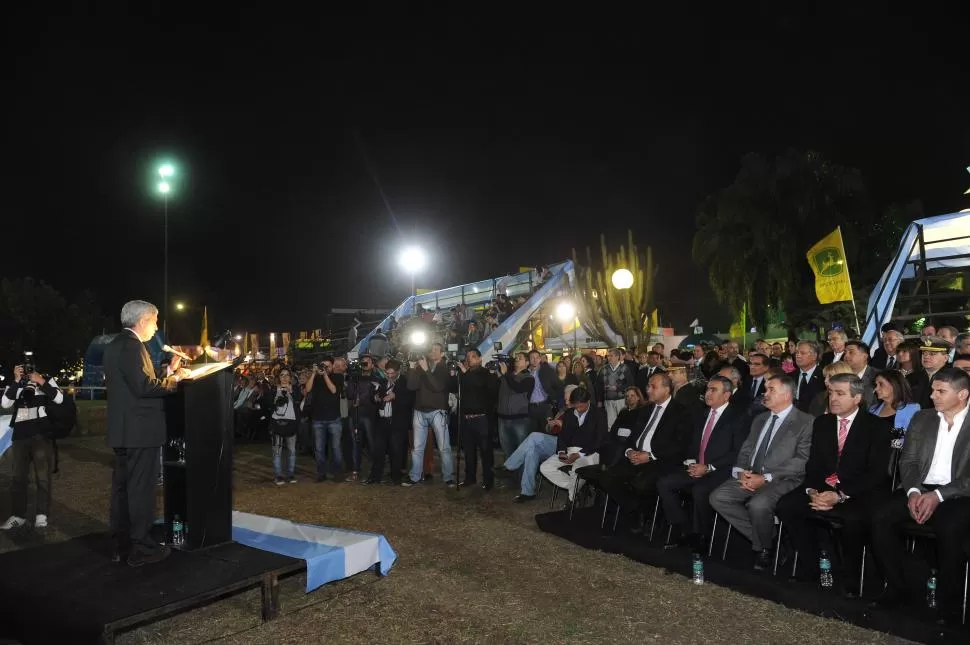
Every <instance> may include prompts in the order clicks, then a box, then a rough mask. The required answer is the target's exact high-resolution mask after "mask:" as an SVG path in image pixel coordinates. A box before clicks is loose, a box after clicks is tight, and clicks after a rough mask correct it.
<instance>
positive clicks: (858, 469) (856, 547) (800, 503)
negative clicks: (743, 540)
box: [775, 374, 892, 597]
mask: <svg viewBox="0 0 970 645" xmlns="http://www.w3.org/2000/svg"><path fill="white" fill-rule="evenodd" d="M828 390H829V410H830V411H831V414H823V415H822V416H820V417H819V418H817V419H815V423H814V425H813V426H812V427H813V430H812V454H811V456H810V457H809V458H808V464H807V465H806V466H805V481H804V482H803V483H802V484H801V485H799V486H798V487H797V488H795V490H793V491H792V492H790V493H788V494H787V495H785V496H784V497H782V498H781V500H779V502H778V507H777V510H776V511H775V513H776V514H777V515H778V519H780V520H781V521H782V522H784V523H785V528H786V529H787V530H788V536H789V537H790V538H791V540H792V543H793V544H794V545H795V548H796V549H797V550H798V554H799V556H800V557H799V560H798V573H797V577H798V579H799V580H804V581H808V580H817V579H818V573H819V571H818V554H819V548H818V528H819V527H818V526H817V525H816V522H815V521H814V518H815V517H816V516H817V515H821V516H824V517H832V518H836V519H838V520H840V521H841V524H842V531H841V539H842V547H843V548H842V553H843V557H842V587H843V590H844V592H845V594H846V595H847V596H850V597H853V596H855V595H856V594H857V593H858V590H859V573H860V568H861V566H862V547H863V546H864V545H865V542H866V538H867V537H868V532H869V519H870V517H871V513H872V511H871V509H872V508H874V507H875V506H877V505H878V504H879V503H881V502H882V501H884V498H885V497H886V496H888V495H889V477H888V475H887V472H886V465H887V464H888V463H889V455H890V451H891V447H890V444H891V441H892V435H891V434H890V432H889V424H888V423H886V421H885V420H884V419H880V418H879V417H877V416H875V415H873V414H869V413H868V412H866V411H865V410H864V409H860V407H859V406H860V405H861V404H862V398H863V396H864V392H865V383H864V382H863V380H862V379H860V378H859V377H858V376H856V375H855V374H836V375H835V376H833V377H831V378H830V379H829V385H828Z"/></svg>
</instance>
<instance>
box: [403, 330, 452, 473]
mask: <svg viewBox="0 0 970 645" xmlns="http://www.w3.org/2000/svg"><path fill="white" fill-rule="evenodd" d="M443 359H444V348H443V347H442V345H441V343H434V344H433V345H431V350H430V351H429V352H428V355H427V357H425V356H422V357H421V358H419V359H418V360H417V362H416V363H415V365H414V367H412V368H411V369H410V370H408V389H409V390H412V391H414V392H415V393H416V394H415V397H414V418H413V422H412V423H413V433H414V437H413V439H414V449H413V450H412V452H411V473H410V475H409V478H408V480H407V481H405V482H403V483H402V484H401V485H402V486H404V487H405V488H409V487H411V486H414V485H415V484H417V483H419V482H421V481H422V476H423V474H424V473H423V469H424V450H425V447H426V446H427V444H428V427H429V426H430V427H431V428H432V429H433V430H434V438H435V441H436V442H437V443H438V454H439V455H440V456H441V476H442V478H443V479H444V482H445V485H446V486H448V487H449V488H451V487H454V485H455V482H454V473H453V468H454V464H452V463H451V439H450V437H449V436H448V390H449V389H450V385H451V375H450V374H449V372H448V366H447V365H446V364H445V361H444V360H443Z"/></svg>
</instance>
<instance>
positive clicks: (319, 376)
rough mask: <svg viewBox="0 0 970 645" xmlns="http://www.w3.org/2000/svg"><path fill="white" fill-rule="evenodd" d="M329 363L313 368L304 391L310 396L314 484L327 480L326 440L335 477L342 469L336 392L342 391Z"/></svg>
mask: <svg viewBox="0 0 970 645" xmlns="http://www.w3.org/2000/svg"><path fill="white" fill-rule="evenodd" d="M338 371H339V370H335V369H334V363H333V362H332V361H323V362H322V363H321V364H320V365H314V366H313V373H312V374H311V375H310V378H309V379H308V380H307V383H306V389H307V392H309V393H310V419H311V421H312V425H313V445H314V448H315V452H316V460H317V481H318V482H323V481H326V480H327V440H328V438H329V443H330V462H331V465H332V466H333V476H334V477H335V478H336V477H337V475H338V473H339V472H340V469H341V468H342V466H343V460H342V458H341V454H340V448H341V447H340V438H341V435H342V434H343V425H342V423H341V420H340V419H341V417H340V391H341V390H342V389H343V385H344V380H343V379H344V377H343V374H340V373H337V372H338Z"/></svg>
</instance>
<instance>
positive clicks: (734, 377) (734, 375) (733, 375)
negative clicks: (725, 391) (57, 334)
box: [718, 365, 741, 385]
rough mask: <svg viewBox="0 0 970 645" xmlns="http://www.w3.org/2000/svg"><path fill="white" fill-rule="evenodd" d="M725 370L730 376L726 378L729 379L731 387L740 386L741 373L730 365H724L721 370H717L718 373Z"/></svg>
mask: <svg viewBox="0 0 970 645" xmlns="http://www.w3.org/2000/svg"><path fill="white" fill-rule="evenodd" d="M725 370H727V371H728V374H730V376H729V377H728V378H729V379H731V384H732V385H733V384H734V383H737V384H738V385H740V384H741V372H740V371H738V368H736V367H732V366H730V365H724V366H722V367H721V369H719V370H718V372H723V371H725Z"/></svg>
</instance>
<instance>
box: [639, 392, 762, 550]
mask: <svg viewBox="0 0 970 645" xmlns="http://www.w3.org/2000/svg"><path fill="white" fill-rule="evenodd" d="M731 389H732V386H731V381H729V380H728V379H726V378H724V377H723V376H714V377H712V378H711V380H710V381H709V382H708V384H707V391H706V392H705V393H704V402H705V403H707V406H708V407H707V410H706V411H705V412H704V413H703V414H699V415H697V416H696V417H695V420H694V432H693V436H692V438H691V443H690V448H688V450H687V460H686V461H685V462H684V463H685V464H686V469H685V470H679V471H676V472H672V473H669V474H667V475H664V476H663V477H661V478H660V479H659V480H658V481H657V493H658V494H659V495H660V500H661V502H662V503H663V507H664V517H666V518H667V521H668V522H670V524H671V525H672V526H673V527H674V528H675V529H676V531H677V533H678V534H679V535H680V536H681V537H680V539H676V538H675V539H676V543H674V544H671V545H670V546H690V547H692V548H693V549H694V550H698V551H699V550H700V549H701V545H702V544H703V542H704V537H705V536H707V535H709V534H710V526H711V516H712V514H713V511H712V510H711V504H710V501H709V499H708V498H709V497H710V495H711V491H712V490H714V489H715V488H717V487H718V486H720V485H721V484H722V483H723V482H725V481H726V480H727V479H728V478H730V477H731V467H732V466H733V465H734V462H735V460H736V459H737V456H738V450H740V448H741V445H742V444H743V443H744V439H745V437H746V436H747V434H748V425H747V424H746V423H745V421H746V419H747V417H746V414H745V410H744V408H742V407H739V406H736V405H730V400H731ZM682 493H690V495H691V497H692V498H693V500H694V504H693V509H692V512H691V517H690V518H689V519H688V517H687V513H685V512H684V509H683V506H682V505H681V494H682ZM672 537H673V536H672Z"/></svg>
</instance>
